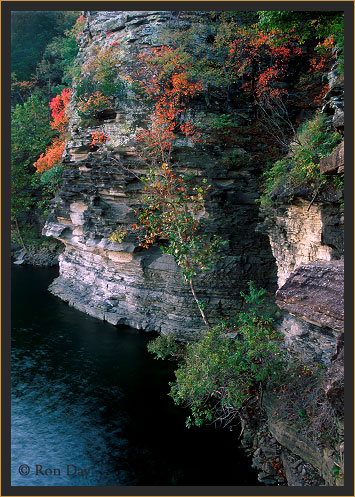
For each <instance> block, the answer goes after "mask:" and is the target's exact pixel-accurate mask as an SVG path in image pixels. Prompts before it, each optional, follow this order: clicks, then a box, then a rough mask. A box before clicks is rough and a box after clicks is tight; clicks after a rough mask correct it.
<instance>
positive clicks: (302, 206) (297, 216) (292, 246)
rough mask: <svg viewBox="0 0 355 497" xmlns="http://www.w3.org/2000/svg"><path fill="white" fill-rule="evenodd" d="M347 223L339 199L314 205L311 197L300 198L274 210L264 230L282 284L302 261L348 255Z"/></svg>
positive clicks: (329, 259) (265, 223)
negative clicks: (345, 238)
mask: <svg viewBox="0 0 355 497" xmlns="http://www.w3.org/2000/svg"><path fill="white" fill-rule="evenodd" d="M343 224H344V217H343V213H342V210H341V209H340V208H339V204H338V203H336V202H334V203H332V202H330V201H329V202H324V203H313V204H312V205H310V201H309V200H308V199H307V200H306V199H303V198H300V197H297V198H294V200H293V201H292V203H291V204H281V205H278V206H277V207H276V208H275V209H274V210H273V211H270V212H269V213H268V214H267V217H266V219H265V222H264V229H265V230H266V232H267V233H268V235H269V238H270V245H271V248H272V252H273V255H274V257H275V259H276V263H277V275H278V285H279V287H281V286H282V285H284V284H285V282H286V280H287V279H288V278H289V276H290V275H291V273H292V272H293V270H294V269H295V268H297V267H298V266H300V265H301V264H307V263H309V262H313V261H323V262H328V261H331V260H334V259H340V258H341V257H342V256H343V254H344V231H343Z"/></svg>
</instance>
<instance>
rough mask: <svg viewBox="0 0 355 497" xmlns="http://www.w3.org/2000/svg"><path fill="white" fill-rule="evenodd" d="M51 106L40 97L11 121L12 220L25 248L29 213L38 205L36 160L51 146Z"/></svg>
mask: <svg viewBox="0 0 355 497" xmlns="http://www.w3.org/2000/svg"><path fill="white" fill-rule="evenodd" d="M49 119H50V114H49V109H48V104H47V103H46V102H45V101H44V100H43V99H41V97H40V96H39V95H37V94H35V95H32V96H31V97H30V98H29V99H28V100H27V102H25V103H24V104H23V105H17V106H16V108H15V110H14V112H13V114H12V120H11V221H12V223H13V231H12V234H13V235H14V236H15V237H16V238H17V239H20V241H21V242H22V244H23V245H24V241H23V238H26V237H25V233H24V230H25V228H26V226H27V220H28V214H29V212H30V211H31V209H32V208H33V207H34V206H35V202H34V199H33V196H32V194H33V190H32V187H31V184H32V178H33V174H34V172H35V168H34V167H33V163H34V161H35V160H36V159H37V158H38V157H39V155H40V154H41V152H42V150H44V149H45V148H46V147H47V146H48V145H49V143H50V141H51V139H52V137H53V134H54V132H53V130H52V129H51V127H50V126H49Z"/></svg>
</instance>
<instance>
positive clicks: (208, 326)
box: [189, 278, 211, 330]
mask: <svg viewBox="0 0 355 497" xmlns="http://www.w3.org/2000/svg"><path fill="white" fill-rule="evenodd" d="M189 283H190V289H191V292H192V295H193V296H194V299H195V302H196V304H197V307H198V308H199V311H200V313H201V316H202V319H203V322H204V323H205V325H206V328H207V329H208V330H209V329H210V328H211V326H210V324H209V322H208V319H207V317H206V314H205V313H204V312H203V309H201V307H200V304H199V303H198V298H197V295H196V293H195V289H194V285H193V282H192V278H190V281H189Z"/></svg>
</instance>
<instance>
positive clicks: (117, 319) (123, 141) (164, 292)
mask: <svg viewBox="0 0 355 497" xmlns="http://www.w3.org/2000/svg"><path fill="white" fill-rule="evenodd" d="M171 16H172V14H171V13H170V12H159V13H155V12H117V13H116V12H100V13H91V15H90V16H89V22H88V23H87V25H86V29H85V30H84V33H83V35H82V40H81V44H82V48H81V50H80V52H79V60H81V61H86V62H87V61H90V58H92V57H94V55H93V54H95V51H94V48H95V46H102V45H105V43H106V44H107V43H109V44H112V43H114V42H115V43H117V44H120V47H121V48H122V50H123V53H124V61H123V62H122V66H121V71H122V74H131V72H132V70H133V68H134V67H135V63H136V62H135V61H136V55H137V53H138V52H139V51H140V50H142V49H143V48H144V47H146V46H147V44H152V45H154V44H155V43H157V37H158V31H159V28H160V27H161V26H162V25H164V24H167V23H168V22H170V21H171ZM200 19H201V18H200V16H198V15H193V14H190V15H189V14H186V16H182V18H181V19H180V20H179V21H175V22H180V23H183V24H185V25H191V23H194V22H198V21H200ZM108 32H110V35H109V37H108V36H107V33H108ZM108 38H109V42H108V41H107V39H108ZM240 111H243V112H246V111H248V107H247V108H245V107H244V108H241V109H240ZM189 112H190V113H191V115H192V116H193V118H194V120H195V122H199V123H200V124H202V125H203V122H204V120H206V119H207V114H208V113H207V109H206V103H205V102H204V101H197V102H196V104H194V106H192V107H191V109H190V110H189ZM150 113H151V108H150V107H149V105H147V104H146V103H144V102H142V101H141V100H139V99H138V98H137V97H136V95H134V94H133V93H132V92H130V91H128V93H127V95H126V96H125V97H124V98H123V99H120V101H119V102H117V106H116V109H115V110H114V111H112V110H111V111H110V113H109V114H107V113H106V115H105V113H104V115H103V116H102V119H101V121H100V123H99V124H97V125H96V126H95V127H84V126H82V124H81V123H80V119H79V118H78V116H77V114H76V110H75V106H73V105H72V118H71V125H70V130H71V139H70V140H69V142H68V143H67V147H66V151H65V156H64V161H65V163H66V164H67V166H68V169H66V171H65V173H64V178H63V184H62V188H61V190H60V191H59V192H58V195H57V197H56V199H55V206H54V209H53V211H52V214H51V215H50V217H49V219H48V221H47V223H46V226H45V228H44V233H45V234H46V235H51V236H54V237H55V238H57V239H59V240H61V241H62V242H63V243H64V244H65V251H64V253H63V254H62V255H61V257H60V276H59V278H58V279H57V280H56V281H55V282H54V283H53V285H52V286H51V291H52V292H53V293H55V294H56V295H58V296H60V297H61V298H63V299H64V300H66V301H68V302H69V303H70V305H73V306H75V307H76V308H78V309H80V310H83V311H84V312H87V313H88V314H91V315H93V316H96V317H98V318H100V319H104V320H107V321H109V322H110V323H112V324H119V323H124V324H128V325H131V326H134V327H136V328H141V329H144V330H157V331H161V332H163V333H166V332H174V333H176V334H184V335H185V336H186V335H187V334H189V333H192V332H194V331H196V330H198V329H200V328H201V327H202V325H203V322H202V320H201V318H200V315H199V312H198V310H197V309H196V305H195V303H194V302H193V300H192V299H191V297H190V290H189V288H188V287H187V286H186V285H185V284H184V282H183V281H182V277H181V274H180V271H179V269H178V267H177V266H176V264H175V262H174V260H173V259H172V257H170V256H168V255H163V254H162V253H161V252H160V250H159V249H158V248H152V249H150V250H142V249H141V248H140V247H138V242H137V239H136V235H135V234H134V233H133V232H132V230H131V228H130V226H131V224H132V223H134V222H135V221H136V217H135V215H134V210H135V209H136V208H137V207H138V206H139V204H140V199H141V184H140V182H139V179H138V178H139V177H140V175H141V174H143V173H144V172H145V168H144V167H143V166H142V164H141V163H140V161H139V159H138V157H137V155H136V153H135V152H136V150H135V146H136V141H135V136H136V133H137V131H138V130H139V129H141V128H142V127H144V126H145V124H146V122H147V120H149V116H150ZM93 131H100V132H102V131H103V132H105V133H106V134H107V135H108V136H109V137H110V141H109V142H107V145H105V151H104V152H103V151H100V150H98V151H93V150H92V149H91V147H90V142H91V133H92V132H93ZM232 153H234V154H235V153H240V154H242V153H243V150H242V149H240V148H238V147H237V148H236V147H235V146H234V147H231V148H228V147H224V148H223V154H222V153H221V150H220V147H219V146H218V145H216V146H211V147H209V150H208V151H207V152H206V151H205V150H202V149H201V148H200V149H199V148H198V147H196V146H194V145H193V144H192V143H191V142H189V141H188V140H187V139H186V138H185V139H181V140H180V142H178V144H177V146H176V147H175V149H174V152H173V165H174V167H175V168H176V170H177V171H183V172H191V173H194V174H195V175H197V176H200V177H205V178H207V180H208V182H209V183H210V184H211V185H212V193H211V196H210V199H209V201H208V202H207V204H206V207H205V213H204V214H203V217H204V221H205V223H204V224H205V230H206V232H211V233H219V234H220V235H221V236H222V237H223V238H224V239H225V240H228V245H227V246H226V249H225V253H224V259H223V261H222V262H221V263H220V264H219V266H218V267H217V268H216V270H215V271H210V272H208V273H207V274H204V277H203V279H202V278H201V279H200V280H197V282H196V288H197V294H198V297H199V298H200V299H205V300H206V301H207V302H208V310H209V316H208V317H209V319H210V320H211V323H213V322H215V320H216V319H217V316H221V315H223V316H228V315H229V314H231V313H232V311H233V310H235V309H236V308H237V307H238V305H239V303H240V295H239V292H240V291H241V290H242V289H245V287H246V283H247V281H249V280H253V281H255V282H256V283H257V284H258V285H260V286H263V287H266V288H268V289H269V290H273V289H275V283H274V282H275V264H274V259H273V257H272V254H271V250H270V246H269V243H268V239H267V236H266V235H265V234H260V233H257V232H256V230H255V227H256V224H257V222H258V208H257V206H256V205H255V202H254V201H255V199H256V198H257V191H256V187H257V185H256V183H257V174H258V173H257V171H256V168H253V167H252V166H249V167H244V168H240V169H238V170H233V169H228V168H227V167H226V158H227V159H228V157H229V155H231V154H232ZM117 227H119V228H120V229H121V230H124V231H127V234H126V237H125V239H124V240H123V241H122V243H117V242H111V241H109V239H108V238H109V237H110V235H111V234H112V232H113V231H114V230H115V229H116V228H117Z"/></svg>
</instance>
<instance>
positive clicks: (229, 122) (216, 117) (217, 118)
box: [208, 114, 238, 130]
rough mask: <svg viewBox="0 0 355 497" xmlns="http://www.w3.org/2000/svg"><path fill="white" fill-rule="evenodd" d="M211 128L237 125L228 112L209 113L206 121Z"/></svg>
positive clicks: (221, 128)
mask: <svg viewBox="0 0 355 497" xmlns="http://www.w3.org/2000/svg"><path fill="white" fill-rule="evenodd" d="M208 125H209V127H210V128H211V129H218V130H223V129H225V128H235V127H237V126H238V124H236V122H235V121H234V119H233V116H231V115H230V114H210V121H209V123H208Z"/></svg>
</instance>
